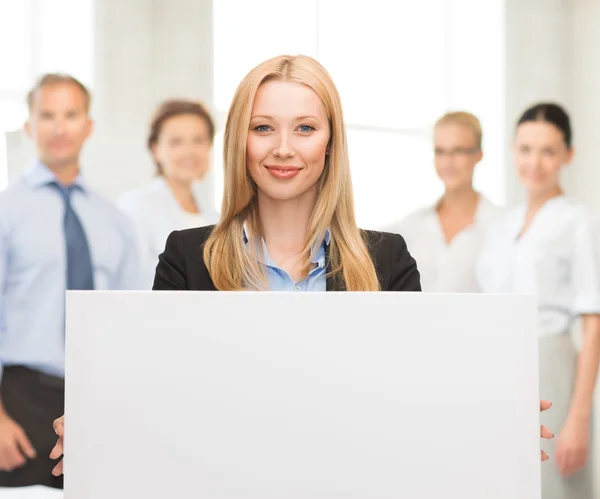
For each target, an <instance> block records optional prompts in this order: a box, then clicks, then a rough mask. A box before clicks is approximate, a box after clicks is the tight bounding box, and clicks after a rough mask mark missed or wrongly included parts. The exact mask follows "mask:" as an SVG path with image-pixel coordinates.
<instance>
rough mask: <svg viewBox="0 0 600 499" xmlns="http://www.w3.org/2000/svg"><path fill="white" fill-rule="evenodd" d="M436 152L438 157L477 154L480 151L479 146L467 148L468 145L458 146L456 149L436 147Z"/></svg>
mask: <svg viewBox="0 0 600 499" xmlns="http://www.w3.org/2000/svg"><path fill="white" fill-rule="evenodd" d="M433 152H434V154H435V157H436V158H443V157H446V156H449V157H451V158H455V157H457V156H463V157H464V156H470V155H471V154H475V153H478V152H479V148H478V147H471V148H466V147H456V148H454V149H438V148H435V149H434V151H433Z"/></svg>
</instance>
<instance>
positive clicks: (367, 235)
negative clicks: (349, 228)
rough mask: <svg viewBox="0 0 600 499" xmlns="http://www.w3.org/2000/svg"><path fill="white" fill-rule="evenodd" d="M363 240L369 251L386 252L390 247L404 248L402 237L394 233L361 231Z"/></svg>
mask: <svg viewBox="0 0 600 499" xmlns="http://www.w3.org/2000/svg"><path fill="white" fill-rule="evenodd" d="M361 233H362V234H363V238H364V239H365V241H366V242H367V245H368V247H369V249H371V250H377V251H379V250H388V249H391V248H392V247H395V248H398V247H402V246H404V247H406V242H405V240H404V237H402V236H401V235H400V234H398V233H396V232H387V231H382V230H366V229H361Z"/></svg>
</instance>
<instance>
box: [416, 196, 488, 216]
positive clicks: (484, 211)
mask: <svg viewBox="0 0 600 499" xmlns="http://www.w3.org/2000/svg"><path fill="white" fill-rule="evenodd" d="M441 201H442V200H441V198H440V199H438V200H437V201H436V202H435V203H433V204H432V205H430V206H428V207H427V208H425V209H424V210H423V213H424V214H426V215H428V216H431V217H435V218H437V216H438V214H437V209H438V206H439V205H440V203H441ZM493 206H494V205H493V204H492V203H491V202H490V201H489V199H488V198H486V197H485V196H484V195H483V194H481V193H479V194H478V195H477V207H476V208H475V216H474V219H475V222H483V221H485V220H486V219H487V215H488V213H489V212H490V211H491V210H493Z"/></svg>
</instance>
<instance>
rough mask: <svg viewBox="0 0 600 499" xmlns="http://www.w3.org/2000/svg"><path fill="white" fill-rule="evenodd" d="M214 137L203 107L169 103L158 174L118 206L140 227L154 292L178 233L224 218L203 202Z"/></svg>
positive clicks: (155, 150) (159, 140)
mask: <svg viewBox="0 0 600 499" xmlns="http://www.w3.org/2000/svg"><path fill="white" fill-rule="evenodd" d="M214 136H215V127H214V122H213V119H212V117H211V115H210V114H209V112H208V111H207V110H206V108H205V107H204V106H203V105H202V104H200V103H198V102H194V101H188V100H169V101H166V102H164V103H163V104H161V105H160V106H159V107H158V109H157V110H156V112H155V114H154V118H153V119H152V122H151V124H150V133H149V136H148V148H149V149H150V152H151V153H152V157H153V159H154V162H155V164H156V168H157V174H158V175H157V177H156V178H155V179H153V180H152V181H151V182H150V183H149V184H147V185H145V186H142V187H139V188H136V189H134V190H132V191H129V192H127V193H125V194H123V195H122V196H121V198H120V199H119V201H118V205H119V207H120V208H121V209H122V210H123V211H124V212H125V213H127V214H128V215H129V216H130V218H131V219H132V221H133V223H134V225H135V227H136V230H137V234H138V237H139V241H140V246H141V248H142V252H143V255H144V257H143V259H144V269H145V270H144V274H145V278H146V279H145V281H146V287H147V288H148V289H151V288H152V282H153V279H154V271H155V269H156V264H157V263H158V255H159V254H160V253H162V251H163V250H164V248H165V242H166V240H167V237H168V236H169V234H170V233H171V232H172V231H174V230H181V229H190V228H193V227H202V226H204V225H210V224H214V223H216V222H217V221H218V219H219V216H218V213H217V212H216V210H212V209H211V207H210V206H209V205H208V203H203V202H202V193H201V186H200V181H201V180H202V179H203V178H204V177H205V175H206V174H207V172H208V171H209V168H210V161H211V154H212V146H213V141H214Z"/></svg>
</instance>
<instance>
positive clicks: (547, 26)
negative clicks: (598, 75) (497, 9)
mask: <svg viewBox="0 0 600 499" xmlns="http://www.w3.org/2000/svg"><path fill="white" fill-rule="evenodd" d="M571 10H572V9H571V7H570V3H569V2H565V1H564V0H526V1H524V0H506V16H505V22H506V53H505V58H506V59H505V64H506V114H505V115H506V138H507V140H506V148H507V151H509V153H508V154H507V155H506V189H507V196H506V198H507V202H508V204H509V205H511V204H514V203H516V202H519V201H521V200H522V199H523V190H522V189H521V187H520V185H519V181H518V178H517V176H516V174H515V171H514V165H513V162H512V155H511V154H510V151H511V148H512V140H513V137H514V125H515V121H516V120H517V119H518V117H519V115H520V114H521V113H522V112H523V111H524V110H525V109H526V108H527V107H529V106H531V105H532V104H534V103H536V102H539V101H543V100H551V101H556V102H559V103H562V104H564V105H566V106H567V107H568V108H569V109H570V108H571V104H572V99H571V81H572V74H571V73H572V72H571V71H570V61H571V59H572V50H573V49H572V36H571V33H572V23H571V18H572V15H571Z"/></svg>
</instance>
